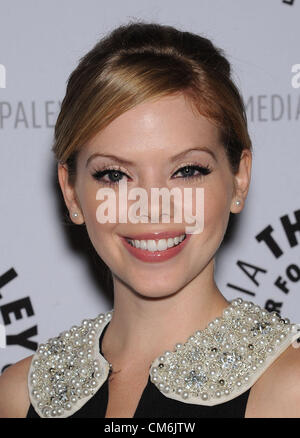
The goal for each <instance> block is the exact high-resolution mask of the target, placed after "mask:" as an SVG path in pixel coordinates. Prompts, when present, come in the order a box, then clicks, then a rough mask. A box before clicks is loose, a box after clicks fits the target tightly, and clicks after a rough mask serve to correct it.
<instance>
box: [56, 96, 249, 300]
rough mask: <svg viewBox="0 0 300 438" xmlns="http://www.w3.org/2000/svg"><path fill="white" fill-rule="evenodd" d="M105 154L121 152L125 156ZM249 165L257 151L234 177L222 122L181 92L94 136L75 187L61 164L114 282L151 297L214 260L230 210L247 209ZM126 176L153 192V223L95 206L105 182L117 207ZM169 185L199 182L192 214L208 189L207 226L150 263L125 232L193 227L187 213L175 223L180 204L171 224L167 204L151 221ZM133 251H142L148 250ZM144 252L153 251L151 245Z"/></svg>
mask: <svg viewBox="0 0 300 438" xmlns="http://www.w3.org/2000/svg"><path fill="white" fill-rule="evenodd" d="M188 150H189V151H188ZM94 154H97V155H94ZM103 155H114V156H115V157H117V158H119V160H123V161H117V159H116V158H112V157H110V158H108V157H104V156H103ZM250 166H251V156H250V152H248V151H246V150H245V151H244V154H243V156H242V160H241V165H240V170H239V173H238V174H236V175H235V176H234V175H233V174H232V173H231V171H230V166H229V162H228V159H227V157H226V154H225V150H224V147H223V145H222V144H221V143H220V140H219V131H218V128H217V127H216V126H215V125H214V124H213V123H211V122H210V121H209V120H207V119H206V118H205V117H203V116H201V115H199V114H198V113H196V112H195V110H193V108H192V107H191V105H190V103H189V101H188V100H187V99H186V98H185V96H184V95H183V94H177V95H172V96H167V97H163V98H160V99H157V100H153V101H149V102H146V103H143V104H140V105H138V106H136V107H135V108H133V109H131V110H129V111H127V112H125V113H124V114H122V115H121V116H120V117H118V118H117V119H115V120H114V121H113V122H112V123H111V124H110V125H108V126H107V127H106V128H105V129H104V130H102V131H101V132H99V133H98V134H97V135H96V136H95V137H94V138H92V139H91V140H90V141H89V142H88V143H87V144H86V145H85V147H84V148H82V150H81V151H80V153H79V156H78V164H77V172H78V173H77V177H76V183H75V186H74V187H71V186H69V185H68V178H67V171H66V167H65V166H60V165H59V168H58V176H59V181H60V185H61V188H62V191H63V195H64V199H65V202H66V204H67V207H68V208H69V210H70V213H71V212H72V211H77V212H78V213H79V216H78V219H76V220H75V219H73V220H74V222H75V223H77V224H79V223H83V222H85V224H86V227H87V232H88V235H89V237H90V239H91V242H92V244H93V246H94V248H95V249H96V251H97V253H98V254H99V256H100V257H101V258H102V259H103V260H104V262H105V263H106V264H107V265H108V266H109V268H110V270H111V272H112V275H113V279H114V284H115V287H116V285H117V284H118V282H122V284H123V285H125V286H126V287H128V288H130V289H131V290H133V291H135V292H136V293H138V294H140V295H143V296H145V297H164V296H168V295H171V294H173V293H174V292H175V291H177V290H179V289H181V288H183V287H184V286H185V285H186V284H188V283H189V282H190V281H191V280H192V279H194V278H195V277H196V276H199V275H204V273H205V272H208V267H211V266H213V261H214V255H215V253H216V251H217V249H218V248H219V246H220V244H221V242H222V239H223V236H224V233H225V231H226V227H227V223H228V219H229V214H230V211H231V212H233V213H238V212H240V211H241V209H242V208H243V201H244V200H245V198H246V195H247V191H248V185H249V181H250ZM108 170H109V171H108ZM101 172H102V173H101ZM103 172H104V173H103ZM120 181H122V182H125V181H126V182H127V191H128V192H129V191H130V190H131V189H132V188H143V189H144V190H145V191H146V193H147V194H148V197H149V198H148V199H149V204H148V206H149V211H148V213H149V215H148V216H147V218H148V223H141V222H140V223H137V224H134V223H132V222H131V221H129V220H128V217H127V222H126V223H121V222H120V221H119V220H118V211H119V210H118V208H117V210H116V212H117V220H116V222H115V223H109V222H107V223H99V221H98V220H97V215H96V212H97V209H98V208H99V205H100V204H101V202H104V201H103V200H102V201H100V200H99V199H98V200H97V199H96V194H97V192H98V190H99V189H100V188H105V187H106V188H107V187H109V188H110V189H111V190H113V191H114V192H115V195H116V201H117V206H118V199H119V196H120V195H119V192H118V186H119V184H120ZM108 183H110V184H108ZM162 187H165V188H167V189H169V190H171V189H172V188H178V189H179V190H180V192H182V196H183V192H184V188H192V198H191V199H192V205H193V210H192V211H193V214H195V208H196V190H195V189H196V188H202V189H203V192H202V193H203V194H204V212H203V219H204V227H203V231H202V232H201V233H195V234H187V238H186V239H184V240H183V241H182V242H181V243H180V245H178V246H174V247H172V248H169V249H167V250H165V251H172V252H173V253H174V255H173V256H172V257H169V258H167V259H164V260H162V261H154V262H153V261H151V262H150V261H146V260H145V259H140V258H138V257H136V256H135V255H133V252H132V251H131V248H132V247H131V245H130V244H128V243H127V244H126V242H124V240H126V239H124V236H127V237H134V238H135V239H132V240H138V239H139V237H138V235H139V234H142V233H151V232H157V231H167V232H173V231H174V232H175V235H181V234H182V233H185V227H186V226H191V224H190V223H187V222H186V221H185V217H184V215H183V216H182V222H181V223H175V222H174V204H173V208H172V206H171V210H170V216H169V223H163V220H162V217H163V216H162V215H161V213H162V210H160V211H159V223H157V222H156V223H151V213H150V199H151V188H162ZM237 199H239V200H240V201H241V204H240V206H236V205H235V201H236V200H237ZM126 202H127V206H128V210H129V208H130V205H132V204H133V203H136V202H137V201H136V200H127V199H126ZM171 202H172V200H171ZM98 211H99V210H98ZM136 215H137V217H138V215H139V213H138V212H137V213H136ZM143 218H144V219H145V216H143ZM167 239H168V238H167ZM139 240H145V239H139ZM169 242H171V241H169ZM173 243H176V242H173ZM181 245H182V247H181V249H180V250H179V247H180V246H181ZM175 248H176V249H175ZM133 251H134V252H135V253H137V252H138V251H141V249H136V250H133ZM141 252H143V254H144V255H145V253H146V252H147V253H148V254H149V252H148V251H146V250H144V251H141ZM162 253H163V251H160V254H162ZM164 253H165V252H164ZM150 254H151V253H150ZM152 255H153V253H152ZM156 260H157V259H156ZM210 272H211V271H210Z"/></svg>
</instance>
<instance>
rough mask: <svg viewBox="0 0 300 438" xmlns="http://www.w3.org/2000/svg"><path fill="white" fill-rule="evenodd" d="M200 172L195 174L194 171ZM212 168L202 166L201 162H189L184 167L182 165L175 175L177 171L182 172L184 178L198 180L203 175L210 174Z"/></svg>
mask: <svg viewBox="0 0 300 438" xmlns="http://www.w3.org/2000/svg"><path fill="white" fill-rule="evenodd" d="M195 171H196V172H198V174H196V175H195V174H194V172H195ZM211 171H212V169H211V168H210V166H208V165H207V166H202V165H200V164H187V165H186V166H184V167H181V168H180V169H178V170H177V171H176V172H175V173H174V175H176V174H177V173H182V174H183V177H182V179H184V180H191V179H192V180H195V179H196V180H197V179H201V178H203V176H206V175H209V174H210V173H211Z"/></svg>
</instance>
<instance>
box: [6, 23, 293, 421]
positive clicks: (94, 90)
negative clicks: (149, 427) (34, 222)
mask: <svg viewBox="0 0 300 438" xmlns="http://www.w3.org/2000/svg"><path fill="white" fill-rule="evenodd" d="M251 149H252V148H251V141H250V138H249V135H248V132H247V122H246V116H245V110H244V106H243V102H242V98H241V96H240V94H239V91H238V90H237V88H236V86H235V85H234V83H233V82H232V80H231V77H230V65H229V63H228V61H227V60H226V58H225V57H224V55H223V53H222V51H221V50H220V49H217V48H216V47H214V46H213V44H212V43H211V42H210V41H209V40H208V39H205V38H202V37H200V36H198V35H195V34H192V33H188V32H181V31H179V30H176V29H175V28H173V27H170V26H162V25H158V24H147V23H143V22H137V23H130V24H128V25H127V26H121V27H119V28H117V29H115V30H114V31H113V32H112V33H111V34H110V35H108V36H107V37H106V38H104V39H103V40H101V41H100V42H99V43H98V44H97V45H96V46H95V47H94V48H93V49H92V50H91V51H90V52H89V53H88V54H87V55H86V56H84V57H83V59H82V60H81V61H80V63H79V65H78V67H77V68H76V70H75V71H74V72H73V73H72V74H71V76H70V78H69V81H68V86H67V92H66V96H65V98H64V100H63V103H62V107H61V112H60V114H59V117H58V120H57V123H56V128H55V144H54V147H53V151H54V153H55V156H56V159H57V160H58V178H59V183H60V187H61V190H62V193H63V196H64V200H65V203H66V206H67V208H68V210H69V213H70V217H71V219H72V220H73V222H74V223H75V224H78V225H82V224H85V226H86V229H87V232H88V235H89V237H90V240H91V242H92V244H93V246H94V248H95V249H96V251H97V253H98V254H99V256H100V257H101V259H102V260H103V261H104V262H105V264H106V265H107V266H108V268H109V270H110V272H111V276H112V280H113V289H114V307H113V309H112V310H111V311H110V312H106V313H105V314H101V315H99V317H96V318H94V319H90V320H85V321H83V322H82V324H80V325H79V326H78V327H73V328H71V329H70V330H68V331H67V332H64V333H62V334H60V335H59V336H58V337H57V338H55V339H51V340H49V341H47V342H46V343H45V344H42V345H40V346H39V349H38V352H37V353H36V355H35V356H34V358H33V357H32V356H30V357H28V358H26V359H24V360H23V361H20V362H18V363H17V364H15V365H13V366H11V367H9V368H8V369H7V370H6V371H5V372H4V373H3V375H2V376H1V379H0V381H1V384H0V391H1V394H2V396H1V402H0V412H1V416H4V417H5V416H6V417H10V416H13V417H26V416H27V417H34V416H41V417H56V416H58V417H106V418H108V417H127V418H130V417H200V418H201V417H261V416H262V417H287V416H299V413H300V408H299V406H300V405H299V403H298V402H299V401H300V390H299V389H300V383H299V382H300V379H299V377H300V369H299V351H298V350H297V349H295V348H293V346H292V342H293V340H294V339H295V333H294V328H295V327H294V325H291V324H289V321H288V320H286V319H281V318H280V317H279V316H277V315H276V314H269V313H268V312H266V311H264V309H261V308H260V307H259V306H255V305H254V304H253V303H249V302H243V300H242V299H237V300H234V301H233V302H232V303H229V302H228V301H227V300H226V299H225V298H224V297H223V295H222V293H221V291H220V290H219V289H218V287H217V285H216V283H215V280H214V259H215V255H216V253H217V250H218V248H219V246H220V244H221V242H222V240H223V238H224V235H225V232H226V228H227V225H228V220H229V216H230V213H233V214H237V213H239V212H240V211H241V210H242V209H243V206H244V203H245V200H246V196H247V193H248V189H249V183H250V174H251V162H252V157H251ZM124 182H125V184H126V187H127V188H128V190H130V189H133V188H135V189H137V188H139V189H143V190H144V191H145V192H146V194H148V195H149V197H148V198H147V199H146V202H145V203H144V205H143V207H147V206H149V205H150V204H151V199H150V193H151V188H165V189H167V190H169V191H171V190H172V189H177V192H178V190H179V192H180V193H181V194H182V195H183V194H184V189H187V188H189V189H192V196H191V198H190V203H189V205H190V204H191V203H192V206H193V210H192V211H193V212H194V211H195V208H196V206H197V212H199V207H198V204H197V196H198V195H197V192H196V190H195V189H202V190H203V191H202V192H201V193H204V204H203V207H204V208H201V211H202V213H203V216H202V217H201V216H200V217H198V216H197V220H196V222H197V224H198V225H199V223H200V224H202V225H203V227H201V225H200V227H199V228H198V231H200V232H192V233H191V232H190V233H189V232H187V225H189V226H190V222H188V217H189V216H188V215H187V216H184V219H183V220H182V221H181V222H175V220H174V217H175V211H178V210H180V209H181V211H183V210H184V208H185V207H186V205H185V204H184V203H180V202H179V201H177V203H176V202H175V201H174V200H173V203H172V205H171V209H170V212H169V213H162V212H163V209H160V208H158V210H156V213H157V212H159V215H158V214H157V215H156V219H157V218H158V220H156V221H155V220H153V218H152V217H151V215H150V212H151V211H152V210H151V209H152V206H150V208H149V209H148V210H147V209H141V211H142V213H143V214H140V215H139V214H138V212H137V211H136V212H135V217H142V218H143V220H140V221H139V222H135V221H134V220H132V217H131V220H128V217H127V216H126V219H127V220H125V221H122V220H120V219H119V218H120V216H117V217H118V219H117V220H116V221H112V220H111V221H108V222H106V223H105V222H104V221H101V209H99V206H100V205H101V202H99V200H101V201H103V200H104V197H102V198H101V196H100V193H103V192H101V190H99V189H107V188H109V189H111V191H110V193H112V192H113V193H114V194H115V201H116V206H118V207H117V208H116V210H117V213H119V212H120V211H121V210H122V211H123V213H124V207H125V205H124V199H123V200H122V202H120V205H119V202H118V201H119V199H120V198H121V194H120V192H119V188H120V187H121V186H122V187H123V188H124V187H125V186H124ZM122 184H123V185H122ZM112 199H113V197H112ZM172 199H173V198H172ZM133 200H134V198H133V197H131V198H128V199H126V202H125V204H126V206H127V207H128V210H129V207H130V206H132V205H133V202H132V201H133ZM127 201H128V202H127ZM190 206H191V205H190ZM176 208H177V210H176ZM149 211H150V212H149ZM102 213H103V211H102ZM109 214H110V219H111V218H113V216H114V215H113V213H112V212H111V211H110V213H109ZM163 215H166V216H167V217H166V218H163ZM128 216H129V213H128ZM190 216H191V215H190ZM165 219H168V221H166V220H165ZM164 220H165V221H164ZM150 222H151V223H150ZM32 359H33V360H32ZM27 380H28V382H27Z"/></svg>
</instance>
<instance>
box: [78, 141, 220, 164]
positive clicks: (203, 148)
mask: <svg viewBox="0 0 300 438" xmlns="http://www.w3.org/2000/svg"><path fill="white" fill-rule="evenodd" d="M193 151H204V152H208V153H209V154H210V155H211V156H212V157H213V159H214V160H215V161H217V157H216V155H215V153H214V152H213V151H212V150H211V149H210V148H208V147H207V146H199V147H197V146H194V147H192V148H189V149H187V150H185V151H182V152H180V153H179V154H177V155H174V156H173V157H172V158H171V159H170V161H171V162H174V161H176V160H178V159H179V158H182V157H183V156H184V155H186V154H188V153H189V152H193ZM96 157H103V158H111V159H112V160H115V161H117V162H118V163H120V164H124V165H127V166H133V165H134V164H135V163H134V162H132V161H128V160H125V159H124V158H120V157H117V156H115V155H111V154H99V153H98V152H96V153H94V154H92V155H91V156H90V157H89V158H88V160H87V162H86V165H85V167H87V166H88V164H89V162H90V161H92V160H93V159H94V158H96Z"/></svg>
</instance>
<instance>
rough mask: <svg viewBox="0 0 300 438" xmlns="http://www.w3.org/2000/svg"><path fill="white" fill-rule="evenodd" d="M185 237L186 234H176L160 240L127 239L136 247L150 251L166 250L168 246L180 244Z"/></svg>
mask: <svg viewBox="0 0 300 438" xmlns="http://www.w3.org/2000/svg"><path fill="white" fill-rule="evenodd" d="M184 238H185V234H181V235H180V236H176V237H174V238H172V237H169V238H168V239H159V240H131V239H127V240H128V242H129V243H131V245H132V246H134V247H135V248H141V249H146V250H148V251H164V250H165V249H167V248H171V247H172V246H174V245H178V244H179V243H180V242H182V241H183V239H184Z"/></svg>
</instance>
